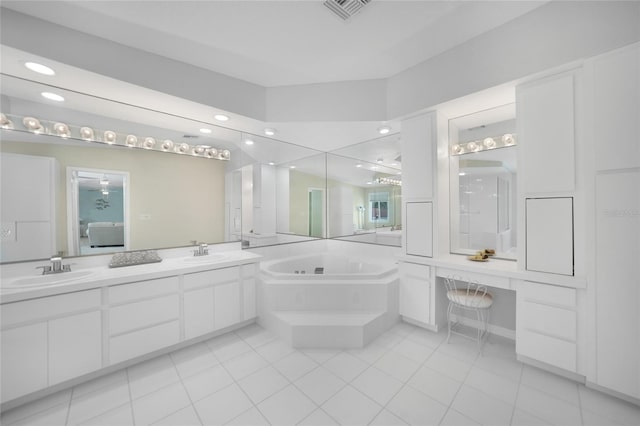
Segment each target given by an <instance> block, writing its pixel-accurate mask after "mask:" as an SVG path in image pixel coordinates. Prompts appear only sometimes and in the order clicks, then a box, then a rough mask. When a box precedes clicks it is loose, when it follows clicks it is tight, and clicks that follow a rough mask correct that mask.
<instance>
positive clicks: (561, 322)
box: [520, 302, 577, 342]
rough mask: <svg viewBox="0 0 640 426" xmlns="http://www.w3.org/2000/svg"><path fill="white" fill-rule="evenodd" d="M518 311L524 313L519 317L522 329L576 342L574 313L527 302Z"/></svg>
mask: <svg viewBox="0 0 640 426" xmlns="http://www.w3.org/2000/svg"><path fill="white" fill-rule="evenodd" d="M520 309H522V310H523V311H524V312H522V313H521V315H520V318H521V319H522V327H523V328H524V329H526V330H529V331H533V332H538V333H541V334H545V335H547V336H554V337H557V338H560V339H565V340H569V341H572V342H575V341H576V335H577V325H576V324H577V318H576V313H575V311H570V310H568V309H562V308H556V307H554V306H548V305H541V304H539V303H528V302H525V303H522V304H521V306H520Z"/></svg>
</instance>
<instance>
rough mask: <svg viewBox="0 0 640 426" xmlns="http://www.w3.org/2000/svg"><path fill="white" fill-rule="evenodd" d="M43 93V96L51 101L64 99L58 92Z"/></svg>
mask: <svg viewBox="0 0 640 426" xmlns="http://www.w3.org/2000/svg"><path fill="white" fill-rule="evenodd" d="M41 95H42V96H43V97H45V98H47V99H49V100H50V101H56V102H62V101H64V98H63V97H62V96H60V95H58V94H57V93H51V92H42V93H41Z"/></svg>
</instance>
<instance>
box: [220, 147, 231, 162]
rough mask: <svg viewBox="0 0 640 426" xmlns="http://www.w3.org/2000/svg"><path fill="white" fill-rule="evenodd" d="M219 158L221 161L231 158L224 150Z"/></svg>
mask: <svg viewBox="0 0 640 426" xmlns="http://www.w3.org/2000/svg"><path fill="white" fill-rule="evenodd" d="M221 156H222V159H223V160H228V159H229V158H231V152H230V151H229V150H228V149H224V150H222V154H221Z"/></svg>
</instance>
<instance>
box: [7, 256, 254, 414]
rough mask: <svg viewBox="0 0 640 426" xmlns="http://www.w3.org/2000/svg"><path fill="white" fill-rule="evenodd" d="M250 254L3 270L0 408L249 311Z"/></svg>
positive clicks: (240, 319) (194, 337)
mask: <svg viewBox="0 0 640 426" xmlns="http://www.w3.org/2000/svg"><path fill="white" fill-rule="evenodd" d="M259 259H260V256H259V255H256V254H253V253H248V252H243V251H233V252H225V253H216V254H215V255H210V256H202V257H193V256H187V257H177V258H170V259H164V260H163V261H162V262H161V263H155V264H149V265H138V266H131V267H124V268H116V269H109V268H107V267H106V266H96V267H94V268H87V269H78V270H77V271H87V275H82V274H80V275H79V277H78V278H76V279H74V280H72V281H66V282H64V281H63V282H59V283H57V284H49V285H46V286H43V285H32V286H26V285H25V286H23V287H18V286H19V284H20V283H24V282H25V278H26V279H28V280H31V279H32V278H33V276H28V277H24V276H23V277H20V276H12V277H6V276H5V277H3V282H2V286H3V287H2V292H1V293H0V299H1V303H2V304H1V306H0V308H1V317H2V328H1V330H0V336H1V339H2V348H1V350H2V375H3V377H2V408H3V410H4V409H7V408H10V407H12V406H15V405H19V404H21V403H23V402H26V401H28V400H30V399H34V398H37V397H41V396H43V395H45V394H48V393H50V392H53V391H56V390H60V389H63V388H65V387H69V386H73V385H75V384H77V383H79V382H81V381H83V380H86V379H89V378H93V377H95V376H98V375H101V374H105V373H108V372H111V371H113V370H114V369H117V368H122V367H123V366H126V365H130V364H133V363H135V362H137V361H139V360H141V359H144V358H147V357H149V356H155V355H157V354H160V353H163V352H167V351H170V350H175V349H176V348H179V347H181V346H187V345H189V344H192V343H194V342H195V341H198V340H202V339H206V338H209V337H210V336H213V335H215V334H219V333H222V332H226V331H228V330H231V329H234V328H237V327H241V326H244V325H246V324H248V323H250V322H252V321H255V317H256V293H255V275H256V274H257V271H258V267H257V263H258V262H259ZM70 274H73V272H71V273H70ZM58 276H59V277H60V279H62V277H63V276H64V273H62V274H56V277H54V278H55V279H58ZM26 282H27V283H30V282H31V281H26Z"/></svg>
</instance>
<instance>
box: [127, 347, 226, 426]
mask: <svg viewBox="0 0 640 426" xmlns="http://www.w3.org/2000/svg"><path fill="white" fill-rule="evenodd" d="M207 349H208V350H209V352H211V350H210V349H209V347H208V346H207ZM173 353H174V352H171V353H170V354H169V359H171V364H172V365H173V368H175V370H176V374H177V375H178V381H179V383H180V384H181V385H182V389H183V390H184V393H186V394H187V398H188V399H189V403H190V405H191V408H193V411H194V412H195V413H196V417H197V418H198V421H199V422H200V424H201V425H204V422H203V421H202V418H201V417H200V413H198V410H196V406H195V404H194V402H193V399H191V395H190V394H189V391H188V390H187V387H186V386H185V385H184V380H183V377H182V375H181V374H180V370H178V365H177V364H176V360H175V359H173ZM211 356H212V357H214V358H215V359H216V361H217V360H218V358H216V356H215V355H214V354H213V352H211ZM199 373H201V371H198V372H196V373H194V375H196V374H199ZM131 405H132V406H133V402H132V403H131ZM185 408H186V407H182V408H179V409H178V410H176V411H174V412H173V413H170V414H168V415H166V416H164V417H162V418H160V419H158V420H156V421H155V422H154V423H157V422H159V421H160V420H163V419H166V418H167V417H169V416H172V415H174V414H175V413H177V412H178V411H181V410H184V409H185Z"/></svg>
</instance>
